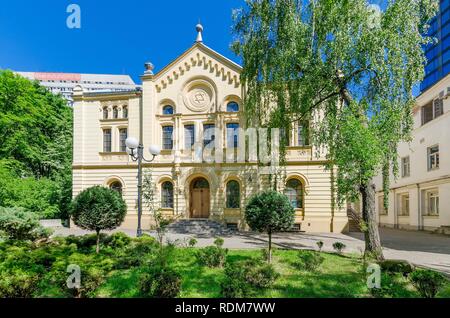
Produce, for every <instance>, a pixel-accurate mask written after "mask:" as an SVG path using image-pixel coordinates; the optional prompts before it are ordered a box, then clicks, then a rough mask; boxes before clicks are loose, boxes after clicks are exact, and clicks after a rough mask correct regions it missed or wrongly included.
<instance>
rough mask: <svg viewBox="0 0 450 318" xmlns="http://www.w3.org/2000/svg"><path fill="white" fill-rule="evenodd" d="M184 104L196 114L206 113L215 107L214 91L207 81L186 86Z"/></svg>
mask: <svg viewBox="0 0 450 318" xmlns="http://www.w3.org/2000/svg"><path fill="white" fill-rule="evenodd" d="M184 103H185V105H186V107H187V108H189V109H190V110H191V111H194V112H206V111H209V110H212V108H213V106H214V89H213V88H212V87H211V85H210V84H209V83H207V82H205V81H194V82H192V83H190V84H189V85H187V86H186V88H185V91H184Z"/></svg>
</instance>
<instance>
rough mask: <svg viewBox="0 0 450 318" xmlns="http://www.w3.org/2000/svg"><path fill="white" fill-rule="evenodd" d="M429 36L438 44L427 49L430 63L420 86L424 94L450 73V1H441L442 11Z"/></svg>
mask: <svg viewBox="0 0 450 318" xmlns="http://www.w3.org/2000/svg"><path fill="white" fill-rule="evenodd" d="M429 35H430V36H432V37H434V38H436V39H437V40H438V43H437V44H435V45H429V46H427V47H426V48H425V50H426V53H425V54H426V57H427V60H428V63H427V65H426V67H425V79H424V80H423V82H422V84H421V86H420V90H421V91H422V93H423V92H425V91H426V90H427V89H428V88H430V87H431V86H433V85H434V84H435V83H437V82H438V81H440V80H441V79H442V78H444V77H445V76H446V75H447V74H449V73H450V0H441V4H440V11H439V13H438V15H437V16H436V17H435V18H434V19H433V20H432V22H431V28H430V31H429Z"/></svg>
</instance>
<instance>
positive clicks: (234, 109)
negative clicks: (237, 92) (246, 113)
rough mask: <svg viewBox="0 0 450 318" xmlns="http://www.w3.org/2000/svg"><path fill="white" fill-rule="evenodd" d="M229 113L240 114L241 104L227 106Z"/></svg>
mask: <svg viewBox="0 0 450 318" xmlns="http://www.w3.org/2000/svg"><path fill="white" fill-rule="evenodd" d="M227 112H228V113H237V112H239V104H238V103H236V102H229V103H228V104H227Z"/></svg>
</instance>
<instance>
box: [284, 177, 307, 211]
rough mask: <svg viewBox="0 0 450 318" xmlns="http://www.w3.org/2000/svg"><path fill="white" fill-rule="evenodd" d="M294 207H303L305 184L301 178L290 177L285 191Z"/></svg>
mask: <svg viewBox="0 0 450 318" xmlns="http://www.w3.org/2000/svg"><path fill="white" fill-rule="evenodd" d="M284 193H285V194H286V196H287V197H288V198H289V201H290V202H291V204H292V206H293V207H294V209H303V184H302V183H301V182H300V180H297V179H290V180H289V181H288V182H287V184H286V189H285V191H284Z"/></svg>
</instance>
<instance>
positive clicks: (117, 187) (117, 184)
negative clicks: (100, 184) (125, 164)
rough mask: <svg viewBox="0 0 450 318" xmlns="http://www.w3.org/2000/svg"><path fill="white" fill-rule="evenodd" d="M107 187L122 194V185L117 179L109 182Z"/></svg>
mask: <svg viewBox="0 0 450 318" xmlns="http://www.w3.org/2000/svg"><path fill="white" fill-rule="evenodd" d="M109 188H110V189H111V190H113V191H116V192H117V193H119V194H120V195H122V191H123V187H122V183H120V182H119V181H114V182H113V183H111V185H110V186H109Z"/></svg>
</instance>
